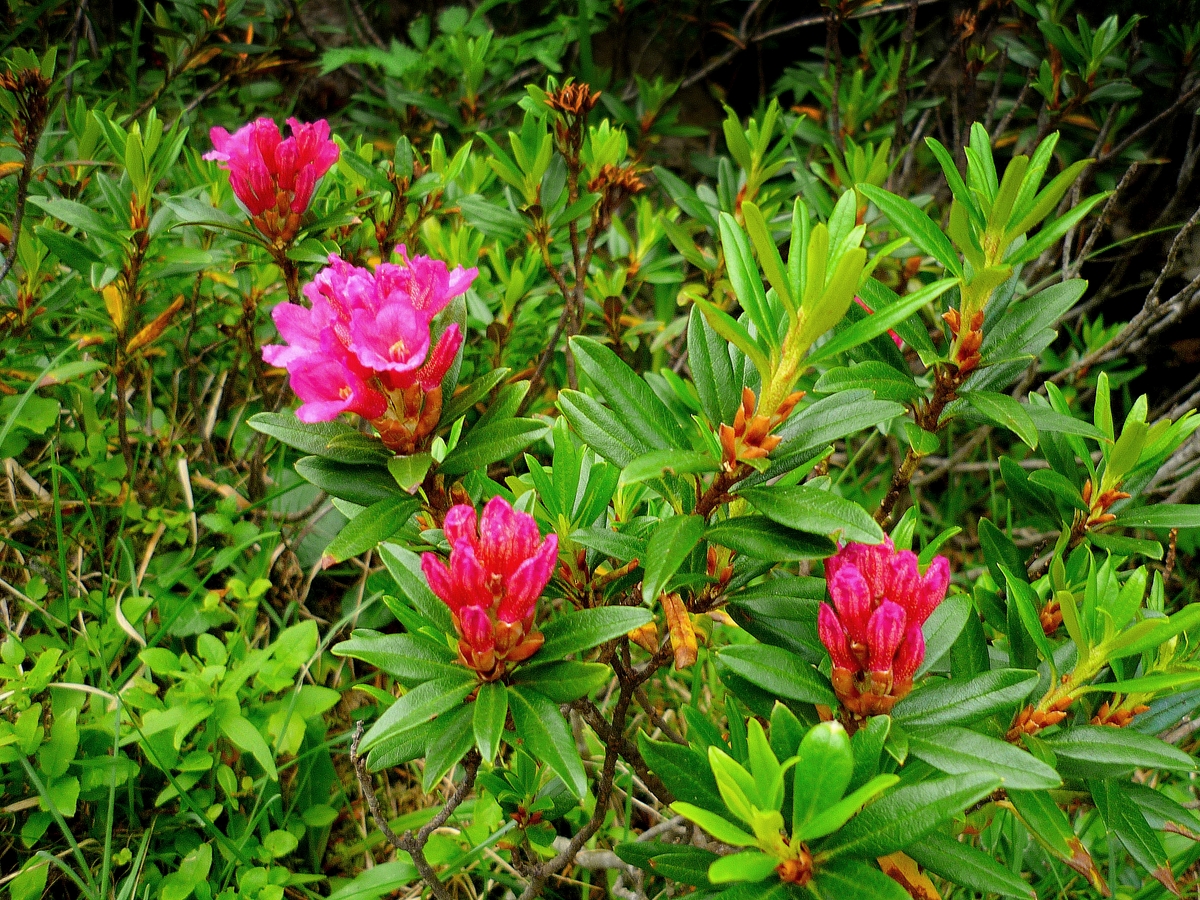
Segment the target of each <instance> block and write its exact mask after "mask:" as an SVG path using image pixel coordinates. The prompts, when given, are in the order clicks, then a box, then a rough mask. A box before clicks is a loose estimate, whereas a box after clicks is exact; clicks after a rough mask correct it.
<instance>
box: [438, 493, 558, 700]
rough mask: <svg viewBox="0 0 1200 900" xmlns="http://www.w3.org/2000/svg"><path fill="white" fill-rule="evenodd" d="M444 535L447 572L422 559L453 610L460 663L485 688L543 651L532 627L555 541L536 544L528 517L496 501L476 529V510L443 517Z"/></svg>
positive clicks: (442, 566)
mask: <svg viewBox="0 0 1200 900" xmlns="http://www.w3.org/2000/svg"><path fill="white" fill-rule="evenodd" d="M442 531H443V533H444V534H445V536H446V540H447V541H448V542H449V544H450V547H451V550H450V565H449V566H447V565H446V564H445V563H444V562H442V561H441V560H440V559H438V558H437V556H435V555H434V554H432V553H426V554H424V555H423V556H422V557H421V571H422V572H424V573H425V578H426V579H428V581H429V587H430V589H431V590H432V591H433V592H434V593H435V594H436V595H437V596H438V597H440V598H441V599H442V601H443V602H444V603H445V604H446V605H447V606H448V607H450V611H451V613H453V615H454V627H455V629H456V630H457V631H458V636H459V641H458V652H459V656H460V658H461V661H462V663H463V664H464V665H465V666H467V667H468V668H471V669H474V670H475V671H477V672H478V673H479V675H480V677H482V678H483V679H484V680H485V681H494V680H495V679H497V678H499V677H500V676H501V675H503V674H504V671H505V666H506V665H507V664H509V663H517V662H521V661H522V660H526V659H528V658H529V657H530V656H532V655H533V654H534V653H536V652H537V650H538V649H539V648H540V647H541V646H542V633H541V632H540V631H536V630H535V629H534V626H533V620H534V615H535V614H536V612H537V600H538V597H539V596H540V595H541V593H542V589H543V588H545V587H546V584H547V582H549V581H550V576H551V575H552V574H553V573H554V565H555V561H556V560H557V558H558V536H557V535H553V534H551V535H549V536H547V537H546V539H545V540H541V535H540V534H539V532H538V527H537V523H536V522H534V519H533V516H531V515H528V514H527V513H522V512H517V511H515V510H514V509H513V508H512V506H510V505H509V504H508V501H506V500H505V499H504V498H502V497H493V498H492V499H491V500H489V501H488V503H487V506H485V507H484V508H483V515H482V516H480V517H479V521H478V523H476V517H475V509H474V507H471V506H467V505H465V504H460V505H458V506H453V507H451V508H450V511H449V512H448V513H446V519H445V521H444V523H443V525H442Z"/></svg>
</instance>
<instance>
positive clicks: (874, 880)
mask: <svg viewBox="0 0 1200 900" xmlns="http://www.w3.org/2000/svg"><path fill="white" fill-rule="evenodd" d="M810 887H811V889H812V891H813V893H815V894H816V895H817V896H818V897H819V898H820V900H849V898H851V897H853V898H854V900H912V897H911V895H910V894H909V893H908V891H906V890H905V889H904V888H902V887H901V886H900V883H899V882H898V881H894V880H893V879H891V878H889V877H888V876H887V875H885V874H883V872H881V871H880V870H879V869H878V868H877V867H875V866H872V865H870V864H868V863H865V862H863V861H861V860H858V859H834V860H831V861H830V862H828V863H826V864H824V865H822V866H821V870H820V872H819V873H818V874H817V877H816V878H814V879H813V881H812V883H811V885H810Z"/></svg>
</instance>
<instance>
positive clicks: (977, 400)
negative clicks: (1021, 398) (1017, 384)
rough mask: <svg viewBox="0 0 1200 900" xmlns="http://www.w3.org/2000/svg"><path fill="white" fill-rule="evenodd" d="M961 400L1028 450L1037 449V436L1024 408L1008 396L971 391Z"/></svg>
mask: <svg viewBox="0 0 1200 900" xmlns="http://www.w3.org/2000/svg"><path fill="white" fill-rule="evenodd" d="M962 396H963V399H964V400H966V401H967V402H968V403H969V404H971V406H973V407H974V408H975V409H976V410H978V411H979V413H980V414H981V415H982V416H983V417H984V418H985V419H987V420H988V421H990V422H993V423H994V424H996V425H999V426H1000V427H1001V428H1007V429H1008V430H1009V431H1011V432H1012V433H1013V434H1015V435H1016V436H1017V437H1019V438H1020V439H1021V440H1022V441H1023V442H1024V443H1025V444H1026V445H1027V446H1028V447H1029V449H1030V450H1036V449H1037V443H1038V434H1037V429H1036V428H1035V427H1034V425H1033V420H1032V419H1030V418H1029V413H1028V412H1026V411H1025V407H1024V406H1022V405H1021V404H1020V403H1018V402H1017V401H1016V400H1015V399H1013V398H1012V397H1010V396H1008V394H996V393H992V392H991V391H971V392H970V393H967V394H963V395H962Z"/></svg>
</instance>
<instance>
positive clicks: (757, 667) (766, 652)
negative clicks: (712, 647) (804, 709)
mask: <svg viewBox="0 0 1200 900" xmlns="http://www.w3.org/2000/svg"><path fill="white" fill-rule="evenodd" d="M717 658H718V660H720V662H721V664H722V665H723V666H725V667H726V668H728V669H729V670H730V671H731V672H733V673H734V674H735V675H740V676H741V677H742V678H745V679H746V680H747V681H749V682H750V683H751V684H754V685H757V686H758V687H760V688H762V689H763V690H765V691H767V692H769V693H771V694H774V695H775V696H777V697H781V698H783V699H784V700H796V701H799V702H800V703H824V704H826V705H828V706H833V705H835V704H836V703H837V698H835V697H834V696H833V691H831V690H830V689H829V686H828V683H827V682H826V681H825V679H824V676H822V675H821V674H820V673H819V672H817V670H816V669H814V668H813V667H812V666H811V665H809V664H808V663H807V662H805V661H804V660H803V659H801V658H800V657H799V656H796V655H795V654H793V653H789V652H788V651H787V650H784V649H782V648H780V647H770V646H768V645H766V644H735V645H733V646H730V647H726V648H724V649H723V650H721V651H720V653H719V655H718V657H717Z"/></svg>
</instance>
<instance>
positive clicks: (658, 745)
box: [637, 731, 725, 810]
mask: <svg viewBox="0 0 1200 900" xmlns="http://www.w3.org/2000/svg"><path fill="white" fill-rule="evenodd" d="M637 746H638V752H639V753H641V754H642V759H644V760H645V761H646V765H647V766H649V767H650V771H652V772H654V773H655V774H656V775H657V776H658V777H659V778H661V779H662V782H663V784H665V785H666V786H667V790H669V791H670V792H671V793H672V794H674V795H675V798H676V799H678V800H683V801H685V802H687V803H691V804H693V805H696V806H702V807H704V808H706V809H710V810H723V809H724V808H725V804H724V802H723V801H722V800H721V795H720V793H719V791H718V790H717V782H716V779H715V778H713V774H712V769H711V768H710V767H709V765H708V758H707V757H706V756H705V754H703V753H701V752H700V751H698V750H696V749H695V748H693V747H689V746H686V745H683V744H675V743H671V742H669V741H652V740H650V738H648V737H647V736H646V733H645V732H643V731H639V732H638V736H637Z"/></svg>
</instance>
